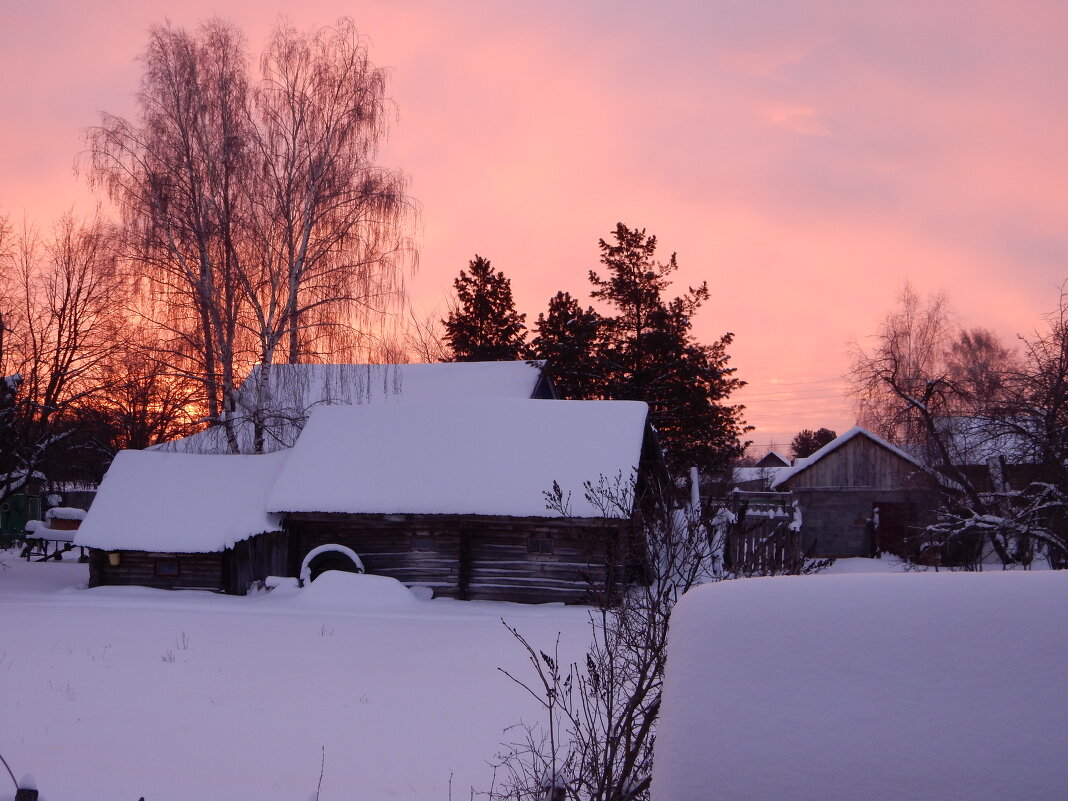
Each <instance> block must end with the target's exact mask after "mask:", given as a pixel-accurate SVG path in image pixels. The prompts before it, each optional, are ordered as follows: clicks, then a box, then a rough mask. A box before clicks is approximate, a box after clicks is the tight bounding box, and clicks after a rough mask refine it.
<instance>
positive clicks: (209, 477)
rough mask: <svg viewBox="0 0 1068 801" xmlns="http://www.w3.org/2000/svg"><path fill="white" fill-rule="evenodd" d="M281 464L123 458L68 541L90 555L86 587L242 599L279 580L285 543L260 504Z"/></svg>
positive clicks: (261, 459)
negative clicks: (255, 586) (261, 583)
mask: <svg viewBox="0 0 1068 801" xmlns="http://www.w3.org/2000/svg"><path fill="white" fill-rule="evenodd" d="M284 460H285V454H284V453H282V454H266V455H261V456H218V455H215V456H212V455H203V454H188V453H156V452H151V451H121V452H120V453H119V454H118V455H117V456H116V457H115V460H114V461H113V462H112V464H111V467H110V468H109V469H108V472H107V475H106V476H105V477H104V481H103V482H101V484H100V489H99V490H98V492H97V495H96V499H95V501H94V502H93V506H92V508H91V509H90V510H89V512H87V513H86V515H85V520H83V521H82V523H81V526H80V528H79V529H78V531H77V533H76V534H75V538H74V544H75V545H80V546H86V547H88V548H89V549H90V550H89V586H91V587H96V586H99V585H112V584H118V585H128V584H133V585H141V586H146V587H157V588H160V589H200V590H214V591H220V592H228V593H233V594H236V595H243V594H245V592H246V591H247V590H248V587H249V585H250V584H251V583H253V582H255V581H258V580H262V579H264V578H266V577H267V576H269V575H284V573H285V565H286V553H287V552H286V536H285V534H284V532H283V531H282V525H281V520H280V519H279V518H278V516H276V515H269V514H267V512H266V503H265V501H266V497H267V493H268V492H269V490H270V489H271V486H272V484H273V482H274V479H275V477H276V476H277V474H278V471H279V469H280V468H281V466H282V463H283V462H284Z"/></svg>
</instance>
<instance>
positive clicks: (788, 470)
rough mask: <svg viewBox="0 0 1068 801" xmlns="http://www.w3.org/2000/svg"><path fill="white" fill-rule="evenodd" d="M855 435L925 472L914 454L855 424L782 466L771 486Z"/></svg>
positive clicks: (780, 482) (811, 463)
mask: <svg viewBox="0 0 1068 801" xmlns="http://www.w3.org/2000/svg"><path fill="white" fill-rule="evenodd" d="M857 437H866V438H867V439H869V440H871V441H872V442H874V443H875V444H876V445H879V446H881V447H883V448H886V449H887V450H888V451H890V452H891V453H893V454H894V455H895V456H898V457H900V458H901V459H904V460H905V461H906V462H909V463H910V464H912V465H914V466H916V467H917V468H919V469H920V470H921V471H923V472H924V473H926V472H927V469H926V468H925V467H924V465H923V463H922V462H921V461H919V460H918V459H917V458H916V457H915V456H912V455H911V454H909V453H906V452H905V451H903V450H901V448H899V447H897V446H896V445H891V444H890V443H889V442H887V441H886V440H885V439H883V438H882V437H879V436H876V435H875V434H873V433H871V432H870V431H868V430H867V429H865V428H860V427H859V426H857V427H854V428H851V429H849V430H848V431H846V432H845V433H844V434H841V435H839V436H837V437H835V438H834V439H832V440H831V441H830V442H828V443H827V444H826V445H824V446H823V447H822V448H820V449H819V450H818V451H816V452H815V453H813V454H812V455H811V456H806V457H805V458H804V459H798V460H797V461H796V462H794V464H793V467H784V468H782V469H781V470H779V472H778V473H777V474H776V476H775V478H774V479H773V480H772V482H771V488H772V489H778V488H779V487H781V486H783V485H784V484H786V483H787V482H788V481H790V479H792V478H793V477H794V476H796V475H798V474H799V473H802V472H804V471H805V470H807V469H808V468H810V467H812V465H814V464H815V463H816V462H818V461H820V460H821V459H823V458H824V457H826V456H828V455H830V454H832V453H834V452H835V451H836V450H838V449H839V448H841V447H842V446H843V445H845V444H846V443H847V442H850V441H851V440H853V439H856V438H857Z"/></svg>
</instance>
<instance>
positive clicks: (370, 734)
mask: <svg viewBox="0 0 1068 801" xmlns="http://www.w3.org/2000/svg"><path fill="white" fill-rule="evenodd" d="M0 558H2V560H3V561H4V562H6V563H7V565H8V567H7V569H0V754H2V755H3V756H4V757H5V758H6V760H7V761H8V763H9V764H10V765H11V768H12V770H13V771H14V772H15V774H16V776H19V777H21V776H22V775H23V774H31V775H32V776H33V777H34V778H35V779H36V782H37V785H38V787H39V788H40V791H41V798H42V799H43V801H80V800H84V801H98V800H99V799H117V800H121V799H128V800H129V801H136V799H137V798H139V797H140V796H144V797H145V798H146V799H148V801H167V799H176V800H178V799H182V800H185V799H193V798H227V799H253V798H254V799H257V800H258V801H269V800H270V799H279V801H282V799H284V800H285V801H304V799H307V798H309V797H310V796H311V795H312V794H314V792H315V790H316V786H317V785H318V782H319V773H320V765H321V764H322V759H323V754H324V753H325V768H324V771H323V779H322V790H321V793H320V796H319V797H320V799H322V801H330V799H346V800H347V799H353V798H373V799H412V801H416V799H418V800H419V801H424V799H442V800H443V801H446V800H447V799H448V797H449V784H450V777H451V782H452V797H453V798H455V799H466V798H468V796H469V788H470V787H471V786H472V785H473V786H475V787H476V788H485V787H486V786H487V785H488V783H489V780H490V777H491V771H490V769H489V767H488V766H487V764H486V762H487V760H488V759H489V758H490V757H492V755H493V754H494V753H495V752H496V751H497V750H498V748H499V744H500V743H501V742H502V741H504V740H505V739H507V736H506V734H505V733H504V731H503V730H504V728H505V727H506V726H509V725H511V724H514V723H516V722H517V721H518V719H519V717H520V716H522V715H527V716H528V717H529V716H532V714H533V711H534V710H533V707H532V702H531V699H530V698H529V697H527V696H525V694H524V692H523V691H522V690H520V689H519V688H518V687H516V686H515V685H514V684H512V683H511V682H510V681H509V680H508V679H507V678H506V677H505V676H503V675H502V674H501V673H500V672H499V671H498V670H497V667H498V666H503V667H507V668H509V669H510V670H512V671H514V672H518V674H520V675H526V671H525V667H526V665H525V661H524V660H525V655H524V653H523V652H522V650H521V648H520V647H519V645H518V644H517V643H516V642H515V641H514V640H513V639H512V636H511V635H510V634H509V633H508V632H507V631H506V630H505V628H504V626H502V625H501V622H500V621H501V618H502V617H504V618H505V619H507V621H508V622H509V623H510V624H512V625H515V626H518V627H519V629H520V630H521V631H523V632H524V633H526V634H527V635H529V636H530V637H531V638H532V640H533V641H534V642H538V643H544V644H545V645H546V646H550V645H551V644H552V643H553V642H554V641H555V639H556V635H557V632H563V639H562V653H568V652H569V651H570V652H573V653H575V654H576V655H577V653H578V652H579V649H581V648H582V647H583V645H584V643H585V641H586V639H587V637H588V627H587V616H586V610H585V609H582V608H574V607H562V606H541V607H539V606H524V605H519V604H503V603H464V602H460V601H448V600H434V601H419V600H414V599H413V598H411V597H408V596H410V593H407V591H406V590H403V588H401V587H400V585H397V584H395V583H394V582H389V581H388V580H381V579H380V581H385V583H386V584H390V585H391V586H388V587H387V586H384V585H376V586H367V585H366V584H353V583H351V582H347V581H345V580H344V578H353V579H356V580H357V581H358V580H359V578H360V577H348V576H346V577H344V578H343V579H342V580H341V581H339V582H333V583H331V582H330V581H326V582H323V583H322V584H320V586H319V587H316V585H315V584H313V585H312V586H311V588H309V589H308V590H304V591H301V592H300V593H299V594H294V593H290V594H288V595H287V594H286V588H284V587H282V588H279V589H278V590H275V591H273V592H271V593H267V594H263V595H258V596H249V597H247V598H236V597H229V596H222V595H214V594H209V593H201V592H166V591H159V590H149V589H144V588H134V587H128V588H124V587H106V588H105V587H101V588H96V589H92V590H85V589H80V588H78V587H79V585H83V586H84V584H85V583H86V581H87V569H86V566H85V565H80V564H77V562H75V561H71V560H68V561H64V562H61V563H56V562H47V563H29V564H28V563H26V562H25V561H23V560H20V559H18V558H17V556H16V554H15V553H14V552H11V551H8V552H6V553H0ZM327 575H329V574H327ZM367 578H371V579H372V580H373V579H375V578H379V577H367ZM320 581H322V580H320ZM317 583H319V582H317ZM372 583H373V582H372ZM398 589H399V590H401V594H397V593H395V590H398ZM312 590H314V591H312ZM13 796H14V788H13V787H12V786H11V782H10V778H9V777H7V775H6V771H4V770H3V769H2V767H0V801H9V799H10V798H12V797H13Z"/></svg>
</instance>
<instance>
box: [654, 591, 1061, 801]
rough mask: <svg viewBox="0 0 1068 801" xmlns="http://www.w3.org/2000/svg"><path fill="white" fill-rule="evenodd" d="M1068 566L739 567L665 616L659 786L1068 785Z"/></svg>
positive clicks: (943, 793)
mask: <svg viewBox="0 0 1068 801" xmlns="http://www.w3.org/2000/svg"><path fill="white" fill-rule="evenodd" d="M1066 604H1068V573H1066V572H1062V571H1055V572H1045V573H1034V572H1031V573H1026V572H999V573H923V574H916V573H909V574H897V575H893V574H890V575H878V574H875V575H872V574H868V575H842V576H815V577H809V576H805V577H785V578H773V579H747V580H740V581H730V582H723V583H720V584H715V585H709V586H704V587H698V588H697V589H696V590H693V591H691V592H689V593H687V595H686V596H685V597H684V598H683V599H682V600H681V601H680V603H679V605H678V606H677V607H676V609H675V611H674V613H673V615H672V619H671V633H670V636H669V641H668V662H667V664H668V667H667V674H666V677H665V683H664V704H663V711H662V713H661V718H660V726H659V730H658V732H657V740H656V748H657V751H656V756H657V761H656V766H655V769H654V777H653V785H652V798H653V799H654V801H672V799H682V798H702V797H710V796H715V797H717V798H727V799H743V798H744V799H773V798H781V799H791V801H854V800H855V799H866V801H900V799H910V801H919V800H920V799H925V800H929V801H935V800H936V799H969V801H999V800H1001V799H1008V798H1064V797H1065V792H1066V790H1068V762H1066V761H1065V760H1064V758H1063V742H1064V736H1063V735H1064V731H1065V723H1066V721H1068V690H1066V689H1065V684H1064V676H1065V674H1066V673H1068V627H1065V626H1064V625H1061V624H1058V623H1057V622H1056V620H1057V619H1059V618H1058V614H1059V613H1057V612H1056V611H1055V610H1058V609H1063V608H1064V607H1065V605H1066Z"/></svg>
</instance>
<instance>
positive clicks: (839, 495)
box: [772, 428, 941, 557]
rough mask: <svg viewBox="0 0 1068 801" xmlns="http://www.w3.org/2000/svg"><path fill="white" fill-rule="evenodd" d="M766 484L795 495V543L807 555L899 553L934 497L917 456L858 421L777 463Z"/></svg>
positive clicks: (929, 518) (928, 516)
mask: <svg viewBox="0 0 1068 801" xmlns="http://www.w3.org/2000/svg"><path fill="white" fill-rule="evenodd" d="M772 489H774V490H776V491H778V492H789V493H791V496H792V498H793V499H794V500H796V501H797V503H798V506H799V508H800V511H801V521H802V522H801V535H802V548H803V550H804V551H805V552H806V553H807V554H809V555H810V556H815V557H847V556H875V555H877V554H878V553H879V552H882V551H889V552H892V553H898V554H899V555H905V554H906V552H907V551H908V549H909V547H910V546H909V543H910V541H913V540H915V539H916V538H917V536H918V535H919V533H920V532H921V531H922V530H923V529H924V528H925V527H926V526H927V525H928V524H930V523H933V522H934V520H935V517H936V512H937V509H938V506H939V501H940V497H941V496H940V489H941V487H940V483H939V481H938V480H937V479H936V478H935V477H934V475H933V474H932V473H931V471H929V470H927V469H926V468H925V467H924V466H923V464H922V463H921V462H920V461H918V460H917V459H915V458H914V457H913V456H911V455H909V454H908V453H906V452H905V451H902V450H901V449H899V448H896V447H895V446H893V445H891V444H890V443H888V442H886V441H885V440H883V439H881V438H880V437H878V436H876V435H875V434H872V433H871V432H870V431H866V430H865V429H863V428H853V429H850V430H849V431H847V432H846V433H844V434H842V435H841V436H839V437H838V438H837V439H834V440H833V441H831V442H829V443H828V444H827V445H825V446H823V447H822V448H820V449H819V450H818V451H816V452H815V453H814V454H812V455H811V456H809V457H807V458H805V459H800V460H798V461H797V462H796V463H795V464H794V465H793V466H792V467H789V468H783V469H782V470H780V471H779V472H778V474H777V475H776V477H775V480H774V482H773V484H772Z"/></svg>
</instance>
